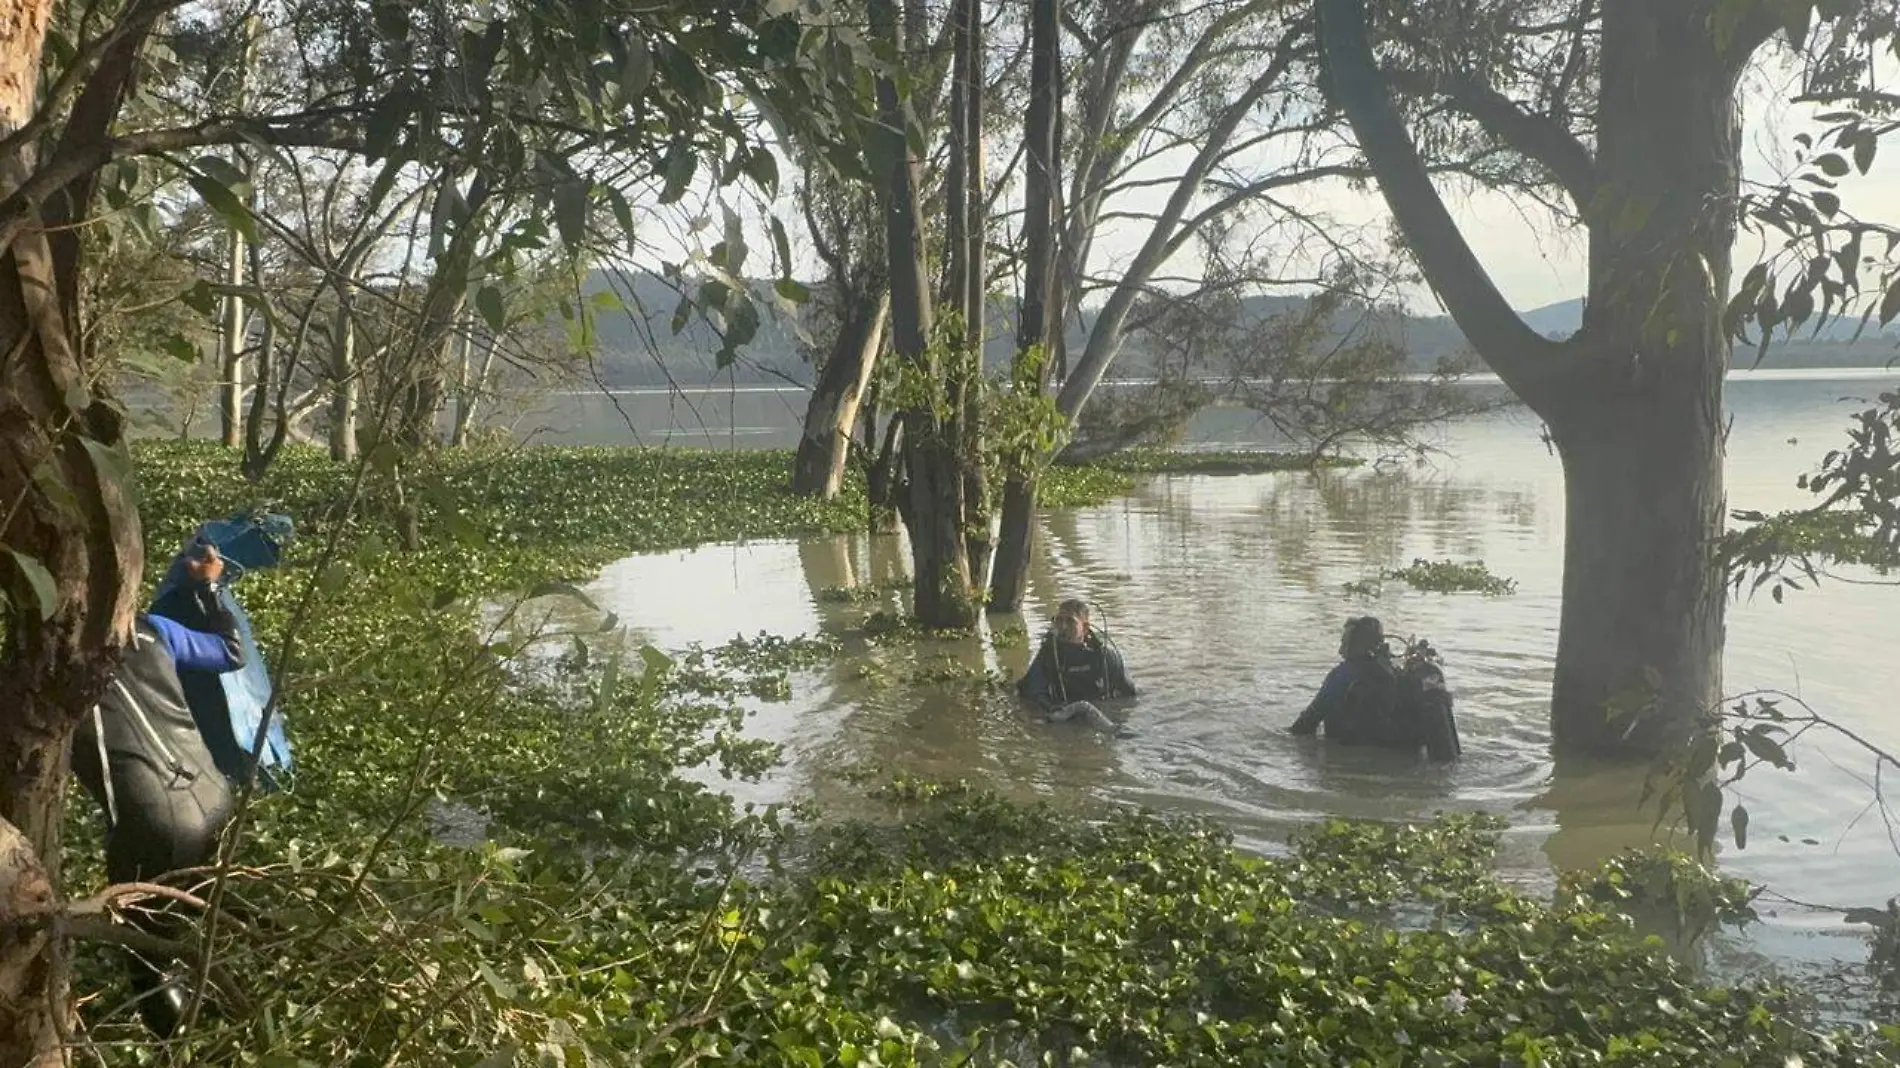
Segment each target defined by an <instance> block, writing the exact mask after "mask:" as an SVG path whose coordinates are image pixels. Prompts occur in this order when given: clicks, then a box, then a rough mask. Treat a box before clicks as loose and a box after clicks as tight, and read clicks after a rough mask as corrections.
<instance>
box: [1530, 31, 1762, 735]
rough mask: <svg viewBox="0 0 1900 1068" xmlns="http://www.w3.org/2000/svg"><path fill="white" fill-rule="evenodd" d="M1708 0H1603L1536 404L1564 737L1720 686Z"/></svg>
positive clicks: (1722, 206) (1727, 199)
mask: <svg viewBox="0 0 1900 1068" xmlns="http://www.w3.org/2000/svg"><path fill="white" fill-rule="evenodd" d="M1717 6H1719V5H1718V4H1717V3H1716V0H1704V2H1699V3H1675V4H1635V3H1630V2H1628V0H1623V2H1617V3H1609V4H1606V5H1605V6H1604V12H1603V46H1602V47H1603V59H1602V63H1603V75H1602V77H1603V89H1602V92H1601V95H1600V98H1599V102H1598V106H1597V170H1598V182H1597V184H1598V186H1599V187H1600V189H1601V192H1600V193H1599V195H1598V196H1597V197H1596V198H1595V203H1594V204H1593V205H1592V206H1591V208H1590V210H1589V212H1588V214H1587V215H1586V218H1587V219H1588V221H1589V224H1590V294H1589V301H1588V303H1587V305H1586V306H1585V312H1584V321H1583V330H1582V332H1581V334H1580V340H1579V346H1580V348H1579V351H1577V352H1576V353H1575V354H1573V355H1571V356H1570V357H1569V360H1570V362H1571V363H1572V365H1573V371H1572V374H1571V375H1570V381H1569V382H1568V383H1566V388H1564V389H1563V391H1562V393H1561V395H1560V397H1559V398H1557V399H1556V400H1555V401H1554V402H1553V403H1552V405H1551V406H1550V414H1549V417H1548V421H1549V423H1550V428H1551V436H1552V437H1553V438H1554V439H1555V440H1556V443H1557V448H1558V451H1559V452H1560V453H1561V454H1562V456H1563V460H1564V478H1565V499H1566V501H1567V502H1568V506H1567V508H1566V510H1565V531H1564V602H1563V617H1562V622H1561V624H1560V628H1559V636H1558V640H1557V671H1556V679H1555V682H1554V685H1553V690H1552V716H1553V728H1554V734H1555V737H1556V740H1557V742H1558V744H1560V745H1563V746H1566V747H1568V748H1572V749H1604V748H1613V747H1616V746H1618V745H1621V744H1625V740H1624V739H1623V738H1621V737H1620V734H1619V732H1618V731H1617V730H1616V729H1615V728H1614V727H1613V726H1610V725H1607V724H1606V723H1605V721H1604V715H1603V709H1604V707H1605V705H1606V702H1617V701H1625V700H1628V699H1629V698H1630V697H1631V696H1633V695H1645V696H1646V697H1648V698H1649V699H1651V700H1653V701H1654V702H1655V708H1654V712H1655V714H1654V715H1651V716H1649V717H1648V718H1647V719H1645V720H1644V721H1643V722H1642V724H1641V725H1640V726H1639V727H1638V729H1637V731H1636V732H1635V733H1634V734H1633V735H1632V736H1630V737H1629V738H1628V739H1627V743H1628V744H1633V745H1634V747H1635V748H1637V749H1640V750H1651V749H1654V748H1655V747H1656V746H1658V745H1660V744H1663V743H1665V742H1666V741H1668V740H1669V736H1670V735H1672V734H1674V733H1675V732H1677V731H1678V730H1680V729H1682V728H1683V727H1685V726H1686V725H1688V724H1689V723H1690V722H1692V720H1693V718H1694V717H1695V716H1696V714H1697V713H1698V712H1700V711H1703V710H1706V709H1708V708H1711V707H1713V706H1714V704H1715V703H1716V702H1717V701H1719V700H1720V699H1721V681H1722V644H1723V634H1724V623H1723V615H1724V610H1725V609H1726V607H1727V590H1726V587H1725V585H1724V582H1723V574H1722V569H1721V566H1720V563H1719V561H1718V560H1717V558H1716V554H1715V550H1714V543H1715V541H1716V539H1717V538H1719V537H1720V536H1721V534H1722V532H1723V529H1724V522H1723V521H1724V518H1725V516H1726V514H1727V513H1726V507H1725V500H1724V496H1723V480H1722V435H1723V430H1722V427H1723V405H1722V399H1723V387H1724V384H1725V380H1726V379H1725V376H1726V374H1727V371H1728V363H1729V340H1728V334H1727V332H1726V331H1725V330H1724V329H1723V326H1722V314H1723V310H1724V306H1725V304H1726V303H1727V298H1728V292H1729V280H1730V256H1731V253H1732V250H1733V247H1734V244H1735V229H1736V224H1735V204H1736V201H1737V199H1738V197H1739V196H1740V194H1741V122H1740V118H1739V115H1738V111H1737V102H1736V96H1737V92H1738V85H1739V79H1740V76H1741V72H1742V69H1743V66H1744V62H1743V61H1744V60H1745V59H1746V55H1743V56H1740V57H1737V56H1735V55H1733V54H1730V53H1725V52H1724V51H1723V50H1722V48H1721V47H1720V46H1719V45H1718V43H1717V41H1716V39H1715V37H1716V35H1715V34H1714V33H1713V32H1712V31H1711V28H1710V27H1711V23H1712V22H1713V21H1719V20H1717V19H1716V15H1715V8H1716V7H1717Z"/></svg>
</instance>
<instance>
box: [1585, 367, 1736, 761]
mask: <svg viewBox="0 0 1900 1068" xmlns="http://www.w3.org/2000/svg"><path fill="white" fill-rule="evenodd" d="M1685 370H1687V369H1686V368H1685ZM1631 385H1632V384H1628V383H1621V384H1618V385H1616V386H1613V387H1612V388H1611V389H1610V390H1607V391H1605V392H1604V393H1598V394H1595V395H1590V396H1588V397H1587V399H1586V398H1585V397H1579V398H1578V400H1577V402H1576V404H1575V407H1574V408H1570V407H1566V408H1563V409H1560V410H1559V413H1558V414H1557V416H1556V418H1555V419H1554V421H1553V422H1552V423H1551V426H1550V429H1551V436H1552V437H1553V438H1554V439H1555V440H1556V443H1557V449H1558V453H1559V455H1560V456H1562V458H1563V466H1564V501H1565V513H1564V580H1563V607H1562V615H1561V621H1560V623H1559V626H1558V638H1557V671H1556V679H1555V683H1554V686H1553V690H1552V697H1551V727H1552V737H1553V740H1554V742H1555V743H1556V745H1557V746H1558V747H1560V748H1562V749H1566V750H1569V751H1572V752H1612V751H1615V750H1618V749H1623V748H1634V749H1636V750H1639V751H1654V750H1655V749H1656V748H1658V747H1659V746H1661V745H1664V744H1666V743H1668V742H1669V741H1672V740H1675V739H1676V738H1679V734H1677V733H1676V732H1678V731H1679V730H1680V729H1681V728H1682V727H1683V726H1684V725H1685V724H1687V723H1688V722H1690V721H1691V717H1692V716H1693V714H1694V713H1695V712H1697V711H1699V710H1701V709H1705V708H1708V707H1711V706H1712V705H1713V703H1714V702H1716V701H1718V700H1719V699H1720V698H1721V693H1720V687H1721V666H1722V642H1723V622H1722V617H1723V608H1724V605H1725V603H1726V594H1727V591H1726V588H1725V587H1724V585H1723V576H1722V570H1721V567H1720V566H1719V563H1718V562H1717V560H1716V558H1715V555H1714V554H1713V553H1712V552H1711V551H1710V543H1711V539H1712V536H1713V535H1715V534H1717V533H1719V532H1720V531H1721V529H1722V518H1723V516H1724V514H1725V513H1724V509H1723V500H1722V447H1721V431H1720V421H1719V415H1718V414H1717V413H1719V411H1720V408H1719V404H1720V398H1721V393H1722V377H1721V374H1720V373H1719V371H1718V372H1716V373H1713V374H1710V375H1707V376H1705V377H1703V379H1702V380H1701V381H1699V382H1698V381H1696V380H1695V378H1694V377H1689V376H1685V380H1684V381H1682V382H1680V383H1678V384H1669V385H1666V386H1664V387H1662V388H1658V387H1655V386H1651V387H1649V388H1647V389H1645V388H1642V387H1640V386H1638V387H1635V388H1631ZM1652 708H1653V711H1654V712H1659V713H1661V715H1646V716H1643V717H1642V718H1640V719H1639V720H1637V721H1636V722H1635V723H1633V724H1632V723H1631V722H1629V721H1624V720H1620V719H1613V718H1612V717H1611V716H1609V715H1606V711H1608V712H1611V713H1615V712H1638V711H1651V710H1652ZM1632 726H1633V727H1634V728H1635V729H1634V730H1633V731H1631V732H1630V733H1628V734H1627V735H1626V734H1625V732H1626V730H1629V728H1631V727H1632ZM1672 735H1673V736H1674V737H1672Z"/></svg>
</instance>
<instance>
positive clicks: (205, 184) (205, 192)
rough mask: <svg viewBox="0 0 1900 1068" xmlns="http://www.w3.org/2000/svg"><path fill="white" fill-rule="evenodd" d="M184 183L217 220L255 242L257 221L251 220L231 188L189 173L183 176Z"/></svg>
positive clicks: (240, 200)
mask: <svg viewBox="0 0 1900 1068" xmlns="http://www.w3.org/2000/svg"><path fill="white" fill-rule="evenodd" d="M185 181H186V182H188V183H190V185H191V188H192V189H193V190H194V191H195V192H197V194H198V197H199V199H201V200H203V201H204V202H205V206H206V207H208V208H210V209H211V210H212V211H214V212H216V213H217V214H218V216H219V218H222V219H223V220H224V221H225V222H227V223H230V224H231V228H232V229H233V230H236V231H237V232H238V233H240V234H243V235H244V237H245V239H246V240H248V241H256V240H257V221H256V220H255V219H253V218H251V212H250V209H248V208H246V207H245V206H244V201H243V199H242V198H241V197H240V196H239V194H238V193H237V192H236V191H235V190H233V189H232V188H231V187H229V186H227V185H224V184H222V183H220V182H218V181H217V180H216V179H213V178H210V177H207V176H206V175H202V174H197V173H191V174H187V175H185Z"/></svg>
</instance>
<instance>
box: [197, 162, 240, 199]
mask: <svg viewBox="0 0 1900 1068" xmlns="http://www.w3.org/2000/svg"><path fill="white" fill-rule="evenodd" d="M191 165H192V167H193V168H195V169H196V170H197V171H198V173H199V174H202V175H204V176H205V177H207V178H209V179H211V180H212V181H214V182H217V183H218V184H219V185H222V186H225V187H227V188H229V189H234V190H243V191H246V192H248V191H249V190H250V188H251V179H250V177H249V176H248V175H246V174H245V173H244V172H243V171H242V170H239V169H238V166H237V164H235V163H232V162H231V161H230V160H228V159H225V158H224V157H223V156H211V155H205V156H199V157H198V158H197V159H195V160H192V161H191Z"/></svg>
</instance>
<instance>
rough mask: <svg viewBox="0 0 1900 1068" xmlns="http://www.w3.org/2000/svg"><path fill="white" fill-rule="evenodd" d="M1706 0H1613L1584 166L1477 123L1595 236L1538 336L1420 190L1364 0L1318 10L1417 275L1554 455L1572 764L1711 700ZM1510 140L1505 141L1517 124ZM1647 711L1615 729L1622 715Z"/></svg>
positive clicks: (1546, 141) (1724, 146)
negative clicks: (1542, 175) (1543, 172)
mask: <svg viewBox="0 0 1900 1068" xmlns="http://www.w3.org/2000/svg"><path fill="white" fill-rule="evenodd" d="M1715 7H1716V0H1693V2H1691V0H1682V2H1677V3H1669V4H1656V3H1650V2H1648V0H1609V2H1607V3H1605V4H1604V5H1603V14H1602V46H1601V48H1602V61H1601V62H1602V89H1601V92H1600V97H1599V100H1598V107H1597V116H1596V135H1597V151H1596V157H1595V159H1594V160H1593V161H1591V162H1592V166H1591V167H1583V166H1581V165H1579V164H1578V162H1577V161H1578V159H1579V158H1580V154H1581V155H1582V156H1583V157H1587V153H1585V152H1584V150H1583V149H1582V147H1581V145H1580V144H1579V143H1578V142H1576V140H1575V138H1574V137H1572V136H1571V135H1570V134H1568V133H1567V132H1566V131H1563V130H1561V129H1555V128H1550V127H1547V126H1545V127H1540V129H1539V130H1538V136H1537V137H1536V138H1535V139H1531V138H1528V137H1525V136H1523V133H1522V131H1523V126H1524V125H1525V124H1523V123H1516V124H1509V123H1505V124H1499V125H1496V126H1493V124H1492V122H1491V121H1489V120H1488V119H1487V116H1485V115H1477V114H1474V116H1473V117H1474V118H1477V119H1478V120H1479V121H1480V122H1484V123H1485V124H1486V125H1487V126H1493V132H1494V133H1495V134H1496V135H1497V136H1499V137H1500V138H1502V139H1504V140H1506V141H1507V142H1510V143H1512V144H1513V147H1516V148H1518V149H1519V150H1520V151H1522V152H1524V154H1526V155H1527V156H1529V157H1531V158H1533V159H1539V160H1540V161H1543V162H1545V163H1546V165H1547V166H1548V167H1549V169H1550V170H1551V171H1552V173H1553V174H1556V175H1558V177H1559V178H1560V180H1561V181H1563V183H1564V184H1565V185H1566V186H1567V188H1568V189H1569V192H1570V194H1571V197H1572V199H1573V200H1574V201H1576V202H1577V204H1578V207H1579V209H1580V210H1581V211H1582V212H1583V214H1584V218H1585V221H1586V223H1587V224H1588V226H1589V228H1590V288H1589V300H1588V303H1587V305H1586V308H1585V312H1584V322H1583V329H1582V330H1581V331H1579V332H1578V334H1577V335H1576V336H1575V337H1573V338H1571V339H1570V340H1569V341H1567V342H1562V343H1555V342H1550V341H1547V340H1545V339H1542V338H1539V337H1537V336H1536V334H1535V333H1534V332H1533V331H1531V330H1530V328H1529V327H1527V326H1525V325H1524V322H1523V320H1522V319H1520V318H1519V317H1518V316H1517V315H1516V313H1515V312H1513V311H1512V310H1511V309H1510V307H1509V306H1508V305H1507V304H1506V303H1505V302H1504V298H1503V297H1502V296H1501V295H1500V294H1499V293H1498V291H1497V288H1496V286H1495V285H1493V284H1492V282H1491V280H1490V278H1489V277H1488V276H1487V275H1486V274H1485V273H1484V270H1483V268H1482V267H1481V266H1480V265H1479V263H1478V261H1477V258H1476V256H1475V255H1473V254H1472V251H1471V248H1470V245H1469V244H1468V243H1467V242H1466V241H1465V240H1464V237H1463V235H1462V234H1461V233H1460V232H1459V231H1458V228H1457V226H1456V224H1455V223H1454V222H1453V221H1452V219H1451V216H1450V214H1449V212H1447V211H1446V210H1445V207H1444V203H1443V201H1442V200H1441V199H1439V197H1438V195H1437V194H1436V192H1435V191H1434V190H1433V189H1432V187H1431V183H1430V179H1429V178H1428V177H1427V175H1426V173H1425V169H1424V165H1423V163H1422V162H1421V160H1420V158H1419V156H1418V152H1417V149H1416V147H1415V146H1414V145H1413V144H1412V142H1411V139H1410V137H1409V135H1407V134H1406V132H1405V130H1404V128H1403V126H1402V125H1401V123H1400V120H1399V117H1398V113H1397V110H1396V109H1395V108H1394V107H1393V106H1392V102H1391V99H1390V97H1389V96H1388V95H1387V90H1386V89H1385V87H1384V84H1383V79H1382V78H1381V76H1380V74H1379V72H1378V69H1377V67H1376V65H1375V61H1374V58H1373V54H1372V50H1371V47H1370V45H1369V43H1368V41H1367V37H1366V32H1365V15H1364V10H1363V6H1362V3H1361V0H1321V2H1320V5H1319V8H1320V12H1321V32H1322V38H1323V40H1324V45H1325V49H1326V58H1327V62H1328V65H1329V67H1330V70H1331V74H1332V78H1331V82H1332V86H1333V92H1334V94H1335V96H1336V97H1337V98H1338V100H1339V101H1340V103H1341V105H1342V106H1343V107H1344V108H1345V110H1346V112H1347V114H1348V116H1349V117H1350V118H1351V120H1352V124H1353V127H1354V129H1355V131H1356V132H1357V134H1358V137H1359V141H1360V144H1361V147H1362V149H1363V150H1364V151H1365V153H1366V157H1367V159H1368V160H1369V161H1370V162H1371V164H1372V166H1373V169H1374V170H1375V172H1377V174H1378V178H1379V184H1380V187H1381V189H1382V190H1383V192H1384V193H1385V197H1386V200H1387V202H1388V204H1389V205H1390V206H1391V208H1392V211H1393V215H1394V217H1395V218H1396V219H1397V220H1398V223H1399V225H1400V227H1401V229H1402V230H1403V231H1404V233H1405V236H1406V241H1407V244H1408V245H1410V247H1411V248H1412V250H1413V253H1414V255H1415V256H1416V257H1417V258H1418V260H1419V263H1420V266H1421V267H1423V268H1424V271H1425V274H1426V277H1427V278H1428V279H1429V280H1430V281H1431V283H1432V285H1433V286H1434V288H1435V289H1437V291H1438V292H1439V294H1440V295H1441V296H1442V297H1443V299H1444V300H1445V303H1446V305H1447V306H1448V307H1449V308H1450V309H1451V312H1452V314H1453V316H1454V318H1456V319H1457V321H1458V324H1459V325H1460V327H1462V328H1463V329H1464V331H1465V333H1466V335H1467V336H1468V337H1470V338H1471V341H1472V343H1473V347H1474V348H1476V349H1477V351H1478V354H1479V355H1480V356H1482V357H1483V358H1484V359H1485V361H1486V362H1487V363H1489V364H1490V365H1491V367H1492V369H1493V370H1495V371H1497V373H1498V374H1499V376H1500V377H1502V378H1503V379H1504V381H1505V383H1506V384H1507V385H1509V386H1510V387H1511V389H1512V390H1513V391H1514V392H1516V393H1517V394H1518V396H1519V397H1520V398H1522V399H1523V400H1524V401H1525V402H1526V403H1528V404H1529V405H1530V406H1531V407H1532V408H1533V409H1534V410H1535V411H1537V413H1538V414H1539V415H1541V416H1543V418H1544V419H1545V421H1546V422H1547V423H1548V424H1549V426H1550V429H1551V434H1552V437H1553V438H1554V439H1555V441H1556V443H1557V447H1558V449H1559V452H1560V453H1561V455H1562V457H1563V464H1564V476H1565V500H1566V517H1565V534H1564V599H1563V608H1562V618H1561V622H1560V625H1559V636H1558V643H1557V664H1556V678H1555V681H1554V684H1553V687H1552V701H1551V720H1552V736H1553V740H1554V742H1555V744H1556V745H1557V746H1558V747H1559V748H1562V749H1566V750H1571V751H1622V750H1636V751H1639V752H1646V751H1654V750H1655V749H1656V748H1657V747H1659V746H1661V745H1664V744H1666V743H1667V742H1668V741H1670V740H1671V739H1672V738H1673V737H1675V736H1678V735H1679V734H1680V733H1681V732H1682V731H1683V730H1685V729H1686V728H1688V727H1689V726H1690V725H1691V724H1692V722H1693V721H1694V719H1695V717H1696V715H1697V714H1698V713H1699V712H1701V711H1702V710H1704V709H1706V708H1707V707H1709V706H1710V705H1711V704H1712V703H1713V702H1715V701H1716V700H1717V699H1719V696H1720V686H1721V662H1722V641H1723V611H1724V608H1725V606H1726V591H1725V589H1724V586H1723V583H1722V572H1721V570H1720V567H1719V564H1718V562H1717V560H1716V558H1715V555H1714V552H1713V544H1714V542H1715V540H1716V539H1717V538H1718V537H1719V536H1720V535H1721V534H1722V531H1723V517H1724V500H1723V489H1722V425H1723V421H1722V393H1723V376H1724V374H1725V372H1726V371H1727V367H1728V355H1729V349H1728V340H1727V335H1726V333H1725V332H1724V331H1723V329H1722V323H1721V317H1722V312H1723V306H1724V303H1725V301H1726V296H1727V293H1728V286H1729V257H1730V253H1731V249H1732V246H1733V244H1734V238H1735V221H1734V211H1735V207H1734V206H1735V202H1736V198H1737V195H1738V193H1739V182H1740V167H1739V153H1740V126H1739V123H1738V121H1737V115H1736V102H1735V97H1736V91H1737V88H1736V87H1737V82H1738V79H1739V76H1740V72H1741V71H1742V69H1743V68H1744V66H1745V65H1746V62H1747V60H1748V58H1749V56H1750V55H1751V54H1752V52H1753V51H1754V50H1755V49H1756V48H1758V47H1760V45H1761V44H1762V43H1763V42H1764V41H1765V40H1766V32H1765V31H1750V32H1751V33H1753V34H1754V36H1746V35H1743V34H1737V35H1735V39H1733V40H1729V41H1722V42H1718V40H1717V36H1718V35H1717V33H1716V32H1715V31H1714V29H1713V26H1714V25H1715V24H1716V23H1718V22H1719V21H1720V20H1719V19H1716V18H1715ZM1507 117H1508V116H1507ZM1513 126H1514V128H1513ZM1636 707H1646V708H1647V709H1648V711H1649V713H1650V714H1648V715H1647V716H1644V717H1642V718H1641V719H1640V720H1639V721H1638V722H1636V723H1635V724H1634V726H1633V729H1629V730H1626V729H1625V728H1626V727H1629V726H1630V725H1629V724H1614V723H1612V721H1611V716H1612V714H1613V713H1614V712H1617V711H1619V710H1631V709H1633V708H1636Z"/></svg>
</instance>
